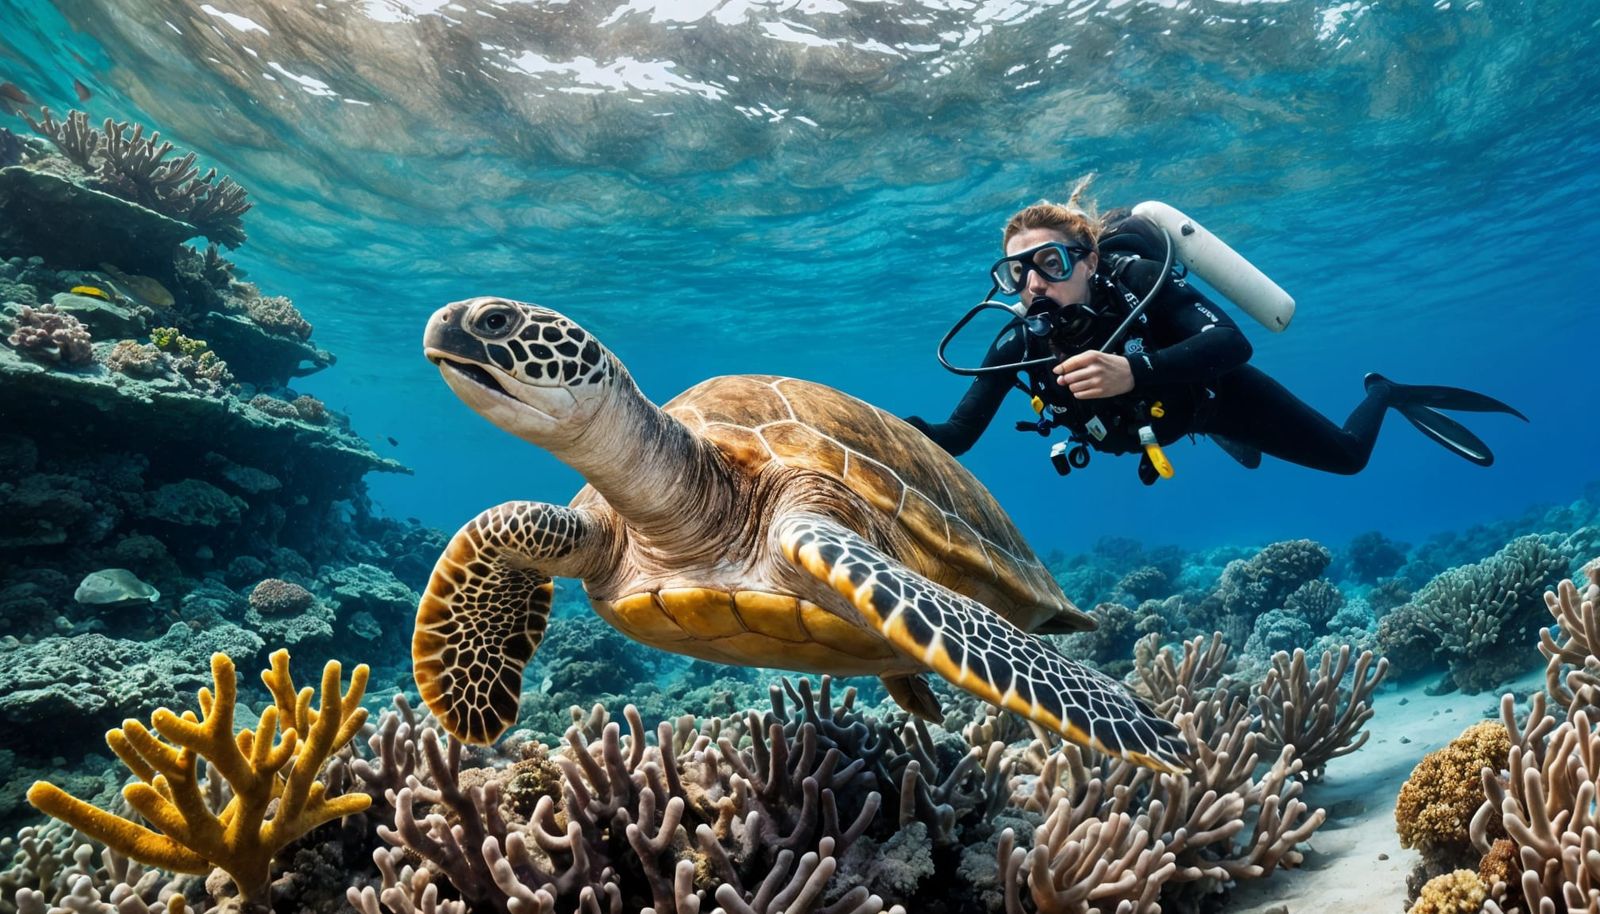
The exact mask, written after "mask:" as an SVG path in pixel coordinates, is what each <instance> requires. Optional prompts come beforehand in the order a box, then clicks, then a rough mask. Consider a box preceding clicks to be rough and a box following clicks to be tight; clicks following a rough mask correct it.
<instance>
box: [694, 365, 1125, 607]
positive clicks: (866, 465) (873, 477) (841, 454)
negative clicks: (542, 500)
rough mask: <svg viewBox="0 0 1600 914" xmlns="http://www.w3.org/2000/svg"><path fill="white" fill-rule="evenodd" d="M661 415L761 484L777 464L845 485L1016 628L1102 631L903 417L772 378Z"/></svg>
mask: <svg viewBox="0 0 1600 914" xmlns="http://www.w3.org/2000/svg"><path fill="white" fill-rule="evenodd" d="M663 409H665V410H666V411H667V412H668V413H669V414H671V415H672V416H674V417H676V418H677V419H678V420H679V421H681V422H683V423H684V424H685V425H686V426H688V427H689V428H690V429H691V430H693V431H694V432H696V433H697V434H698V435H699V436H700V437H701V438H702V439H704V440H706V441H708V442H710V443H712V444H714V445H716V446H717V447H718V448H720V449H721V450H722V452H723V453H724V454H725V455H727V457H728V458H729V459H730V461H731V462H733V463H734V464H735V465H736V466H741V467H743V468H744V469H745V470H746V471H748V472H750V473H752V474H754V473H756V472H759V471H760V470H762V469H763V468H764V467H766V466H767V465H769V464H770V463H771V462H773V461H777V462H778V463H780V464H781V465H783V466H786V467H792V468H795V469H800V470H809V471H812V472H815V473H819V474H822V475H824V476H828V477H831V478H833V479H835V480H837V481H838V482H840V483H841V484H843V485H844V486H845V487H847V488H848V489H850V490H851V491H852V492H854V493H855V494H856V495H858V496H860V498H861V499H862V501H864V502H865V503H867V504H869V505H871V506H872V507H874V508H876V509H877V510H879V511H881V512H883V513H884V514H885V515H887V517H888V518H889V519H891V520H892V521H893V522H894V524H895V525H897V526H898V528H899V529H900V530H902V531H904V532H905V533H907V534H909V536H903V537H897V536H890V537H888V539H889V542H887V543H881V544H880V545H884V546H886V547H887V548H889V549H890V550H891V551H892V552H894V553H896V557H897V558H899V559H900V560H901V561H902V562H904V563H905V564H906V565H907V566H908V567H910V568H912V569H914V570H915V571H917V572H918V573H920V574H922V575H924V576H925V577H928V578H930V579H932V580H934V581H937V582H938V583H940V584H943V585H944V586H946V587H949V588H950V589H952V590H955V591H957V592H958V593H962V594H965V595H967V596H969V597H972V598H973V599H976V600H977V601H978V602H980V603H983V604H984V605H986V606H988V607H989V608H991V609H993V610H995V611H996V612H999V613H1000V614H1001V615H1003V616H1005V617H1006V618H1008V619H1010V620H1011V621H1012V622H1013V623H1014V624H1016V625H1017V626H1018V627H1019V628H1022V629H1024V630H1026V631H1033V630H1036V629H1045V630H1051V631H1074V630H1086V629H1090V628H1093V627H1094V622H1093V620H1092V619H1091V618H1090V617H1089V616H1088V615H1086V614H1085V613H1083V612H1082V611H1080V610H1079V609H1078V608H1077V607H1076V606H1074V605H1073V604H1072V602H1071V601H1070V600H1068V599H1067V596H1066V594H1064V593H1062V591H1061V588H1060V586H1059V585H1057V584H1056V582H1055V579H1054V578H1052V577H1051V575H1050V572H1049V571H1048V570H1047V569H1046V568H1045V567H1044V564H1043V563H1042V562H1040V561H1039V558H1038V556H1036V555H1034V552H1033V550H1032V548H1030V547H1029V546H1028V544H1027V542H1026V541H1025V540H1024V539H1023V538H1022V534H1021V533H1020V532H1019V531H1018V530H1017V528H1016V525H1015V524H1013V523H1012V522H1011V519H1010V518H1009V517H1008V516H1007V515H1006V513H1005V511H1004V510H1002V509H1001V507H1000V505H999V503H998V502H996V501H995V499H994V496H993V495H991V494H989V490H988V489H987V488H985V487H984V485H983V483H981V482H979V481H978V479H977V477H975V476H973V475H972V473H970V472H969V471H968V470H967V468H966V467H964V466H962V465H961V464H960V463H959V462H958V461H957V460H956V459H955V458H954V457H952V456H950V454H948V453H947V452H946V451H945V450H944V449H943V448H941V447H939V446H938V445H937V444H935V443H933V442H932V441H931V440H929V439H928V437H927V436H926V435H924V434H922V433H921V432H919V431H917V430H916V429H915V428H913V427H911V426H910V425H908V424H907V423H906V422H904V421H902V420H901V419H900V418H899V417H897V416H893V415H890V414H889V413H886V412H884V411H883V410H881V409H878V408H877V407H875V406H873V405H872V404H870V403H866V402H864V401H862V400H858V399H856V398H855V397H852V396H850V395H849V394H846V393H843V392H841V391H838V390H835V389H834V388H831V387H828V386H826V385H822V384H817V383H814V382H811V381H802V380H798V379H795V378H782V377H775V376H770V375H731V376H726V377H719V378H711V379H710V380H707V381H702V382H701V383H699V384H696V385H695V386H694V387H691V388H689V389H688V390H686V391H684V392H683V393H681V394H679V395H678V396H676V397H674V398H673V399H672V400H671V401H670V402H668V403H667V404H666V405H665V406H664V407H663Z"/></svg>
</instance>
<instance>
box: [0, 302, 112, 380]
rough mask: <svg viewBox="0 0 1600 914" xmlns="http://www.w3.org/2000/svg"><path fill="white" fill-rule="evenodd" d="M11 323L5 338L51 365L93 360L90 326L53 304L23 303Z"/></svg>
mask: <svg viewBox="0 0 1600 914" xmlns="http://www.w3.org/2000/svg"><path fill="white" fill-rule="evenodd" d="M12 323H13V325H14V327H13V329H12V331H11V335H10V336H8V337H6V342H7V343H9V344H10V345H11V346H13V347H14V348H16V349H17V351H19V352H21V353H23V354H24V355H27V356H29V357H31V358H34V359H38V360H39V361H41V362H48V363H50V364H52V365H54V364H62V365H87V364H89V363H90V362H93V361H94V347H93V344H92V340H90V338H89V328H88V327H85V326H84V325H83V322H82V321H80V320H78V319H77V318H76V317H73V316H72V315H70V314H62V313H58V312H57V311H56V306H55V305H40V306H39V307H37V308H34V307H30V306H27V305H24V306H23V307H22V310H21V311H19V312H17V314H16V315H15V316H14V317H13V319H12Z"/></svg>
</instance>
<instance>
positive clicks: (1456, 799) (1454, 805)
mask: <svg viewBox="0 0 1600 914" xmlns="http://www.w3.org/2000/svg"><path fill="white" fill-rule="evenodd" d="M1510 749H1511V736H1510V734H1509V733H1507V732H1506V728H1505V725H1504V724H1502V723H1501V722H1500V721H1498V720H1486V721H1483V722H1481V723H1477V724H1474V725H1472V726H1471V727H1468V728H1467V729H1466V730H1465V731H1464V732H1463V733H1462V734H1461V735H1460V736H1458V737H1456V738H1455V739H1453V740H1451V741H1450V744H1449V745H1447V746H1445V747H1444V748H1443V749H1440V750H1438V751H1436V752H1430V753H1428V754H1427V755H1425V756H1423V757H1422V761H1420V762H1418V763H1417V766H1416V767H1415V768H1413V769H1412V771H1411V777H1409V778H1407V779H1406V782H1405V785H1404V786H1402V787H1401V788H1400V795H1399V797H1398V798H1397V799H1396V800H1395V809H1394V820H1395V830H1396V831H1397V832H1398V833H1399V835H1400V846H1401V847H1410V848H1415V849H1417V850H1418V851H1420V852H1421V853H1422V857H1423V862H1424V865H1426V866H1428V867H1429V868H1430V869H1435V870H1440V869H1454V868H1455V867H1458V866H1463V865H1468V864H1473V863H1476V862H1477V857H1476V856H1474V855H1473V854H1472V845H1473V842H1472V837H1471V835H1470V834H1469V833H1468V826H1469V824H1470V823H1471V822H1472V817H1473V816H1474V815H1475V814H1476V813H1477V812H1478V807H1480V806H1482V805H1483V801H1484V793H1483V778H1482V772H1483V770H1484V769H1485V768H1489V769H1491V770H1494V771H1499V770H1501V769H1502V768H1504V767H1505V766H1506V755H1507V753H1508V752H1509V751H1510ZM1485 829H1486V831H1485V834H1486V835H1489V836H1491V837H1492V836H1495V835H1498V834H1503V832H1502V831H1501V829H1500V827H1499V823H1498V822H1489V821H1486V823H1485Z"/></svg>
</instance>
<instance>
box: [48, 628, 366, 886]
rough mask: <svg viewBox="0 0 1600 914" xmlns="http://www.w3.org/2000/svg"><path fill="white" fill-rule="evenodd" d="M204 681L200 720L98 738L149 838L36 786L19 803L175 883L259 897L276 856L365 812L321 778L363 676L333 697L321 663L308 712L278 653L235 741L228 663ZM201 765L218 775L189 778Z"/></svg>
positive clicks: (349, 728) (345, 732)
mask: <svg viewBox="0 0 1600 914" xmlns="http://www.w3.org/2000/svg"><path fill="white" fill-rule="evenodd" d="M211 673H212V677H213V680H214V682H215V685H216V691H215V692H212V691H211V690H210V689H205V688H202V689H201V690H200V693H199V703H200V711H201V716H200V717H196V716H195V715H194V714H193V713H192V712H186V713H185V714H183V715H182V716H181V717H180V716H179V715H177V714H174V713H172V712H171V711H169V710H167V709H165V708H162V709H158V710H157V711H156V712H155V714H154V715H153V716H152V717H151V726H152V727H153V728H154V729H155V733H152V732H151V731H150V730H148V729H146V728H145V727H144V726H142V725H141V724H139V723H138V722H137V721H129V722H127V723H125V724H124V725H123V726H122V727H121V728H119V729H115V730H112V731H110V732H109V733H107V734H106V741H107V742H108V743H109V744H110V745H111V748H112V749H113V751H115V752H116V753H117V756H118V757H119V758H121V759H122V761H123V763H124V764H126V765H127V766H128V768H129V770H130V771H132V772H133V773H134V775H135V776H137V778H138V781H137V782H135V783H133V784H130V785H129V786H128V787H126V788H124V790H123V796H124V798H125V799H126V800H127V801H128V804H129V805H130V806H132V807H133V808H134V810H136V811H137V812H138V813H139V814H140V815H141V816H142V817H143V818H144V819H145V820H146V821H148V822H150V823H151V824H152V825H154V826H155V830H152V829H150V828H147V827H145V826H143V825H139V824H137V823H135V822H133V821H130V820H128V819H125V818H122V817H121V816H118V815H116V814H114V813H111V812H108V811H106V810H103V809H100V808H98V807H96V806H92V805H90V804H88V803H85V802H84V801H82V800H79V799H77V798H76V797H73V796H72V795H70V794H68V793H66V792H64V791H62V790H61V789H60V788H58V787H56V786H54V785H53V784H50V783H48V782H46V781H38V782H35V783H34V785H33V787H31V788H30V789H29V790H28V802H30V803H32V804H33V805H34V806H35V807H37V808H38V809H39V810H40V811H42V812H44V813H46V814H48V815H50V816H53V817H55V818H57V819H61V820H62V821H65V822H68V823H71V824H72V825H73V826H74V827H75V828H77V829H79V830H81V831H83V832H84V833H86V834H88V835H90V836H91V837H93V838H95V839H96V840H99V841H102V842H104V843H105V844H106V845H107V846H109V847H112V848H115V849H116V850H117V852H118V853H121V854H124V855H126V856H128V857H131V858H133V859H135V860H139V861H141V862H144V863H148V864H150V865H153V866H159V867H161V868H163V869H168V870H172V871H174V872H184V873H206V872H208V871H209V870H210V869H211V868H213V867H217V868H220V869H222V870H223V871H225V872H226V873H227V874H228V876H229V877H230V878H231V879H232V880H233V882H234V885H235V886H236V887H237V888H238V890H239V891H240V893H241V894H242V895H244V896H246V897H248V898H253V899H259V898H261V897H262V896H263V894H264V893H265V891H266V889H267V885H268V879H269V875H270V871H271V869H270V868H271V865H272V861H273V857H274V856H275V855H276V854H277V853H278V851H279V850H281V849H282V848H283V847H284V846H285V845H287V844H288V843H289V842H291V841H293V840H295V839H296V838H299V837H300V836H301V835H304V834H305V833H306V832H308V831H310V830H311V829H313V828H315V827H316V826H318V825H321V824H322V823H324V822H328V821H331V820H333V819H337V818H339V817H341V816H345V815H350V814H352V813H356V812H360V811H361V810H363V809H365V808H366V807H367V806H368V804H369V803H370V798H368V797H367V796H365V795H364V794H350V795H346V796H340V797H333V798H329V797H328V796H327V785H326V784H325V783H324V782H322V781H321V780H319V772H320V770H321V769H322V766H323V764H324V763H325V762H326V761H327V760H328V758H329V756H331V755H332V754H333V753H334V752H335V751H337V750H338V749H339V748H341V747H342V746H343V745H344V744H345V743H347V742H348V741H349V740H350V739H351V738H352V737H353V736H354V735H355V733H356V731H357V730H359V729H360V728H361V725H362V723H363V722H365V720H366V715H367V712H366V711H365V710H364V709H362V708H361V707H360V703H361V695H362V693H363V691H364V690H365V688H366V681H367V667H366V666H365V665H364V664H363V665H359V666H357V667H356V668H355V670H353V671H352V673H351V677H350V688H349V690H348V691H341V680H342V677H341V675H340V666H339V664H338V663H337V662H336V661H329V662H328V664H327V666H326V667H324V669H323V673H322V702H321V705H320V706H319V707H317V708H312V707H311V697H312V691H311V690H310V689H309V688H308V689H306V690H304V691H303V692H299V693H297V692H296V691H295V688H294V682H293V680H292V678H291V677H290V674H289V654H288V652H287V651H282V650H279V651H276V652H274V653H273V655H272V660H271V667H270V668H269V669H268V670H266V671H264V672H263V673H262V675H261V678H262V681H263V682H264V683H265V684H266V686H267V688H268V689H269V690H270V691H271V692H272V697H273V700H274V704H273V705H272V706H270V707H268V708H267V709H266V710H265V711H263V712H262V715H261V721H260V724H259V726H258V727H257V729H255V730H249V729H246V730H242V731H240V732H239V733H237V734H235V733H234V732H233V718H234V710H235V702H236V701H237V695H238V693H237V687H238V681H237V680H238V677H237V675H236V674H235V673H234V669H233V661H231V660H230V659H228V656H227V655H226V654H220V653H219V654H215V655H213V656H212V658H211ZM280 721H281V722H282V723H283V724H284V729H283V731H282V733H281V735H280V734H279V732H278V725H279V722H280ZM302 733H303V734H305V737H304V739H302V738H301V737H300V734H302ZM157 734H159V735H160V737H165V739H166V740H167V742H163V741H162V740H161V739H160V738H158V736H157ZM202 758H204V759H205V760H206V761H207V763H208V765H214V766H215V768H216V775H214V776H213V777H212V778H210V779H209V780H208V782H202V780H201V778H200V776H199V772H198V770H197V764H198V761H199V760H200V759H202ZM219 778H220V779H222V780H225V781H226V782H227V785H228V787H229V788H230V791H231V794H232V796H231V798H230V799H229V800H228V801H227V805H226V807H225V808H222V809H220V810H219V809H216V808H214V807H213V806H212V805H210V804H209V803H208V802H207V796H206V792H205V789H206V788H207V787H210V788H213V794H212V795H213V796H216V793H215V791H214V788H216V787H218V786H220V785H218V784H217V781H218V780H219Z"/></svg>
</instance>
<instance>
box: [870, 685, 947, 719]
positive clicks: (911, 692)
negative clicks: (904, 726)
mask: <svg viewBox="0 0 1600 914" xmlns="http://www.w3.org/2000/svg"><path fill="white" fill-rule="evenodd" d="M878 680H879V681H880V682H882V683H883V687H884V689H886V690H888V692H889V697H890V698H893V699H894V702H895V704H897V705H899V706H900V707H902V708H904V709H905V710H907V711H909V712H910V713H911V714H912V715H913V716H915V717H920V718H922V719H923V720H925V721H928V722H929V723H935V724H942V723H944V711H943V709H941V708H940V707H939V696H937V695H935V694H933V688H932V687H931V686H929V685H928V680H926V679H924V678H923V677H921V676H879V677H878Z"/></svg>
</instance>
